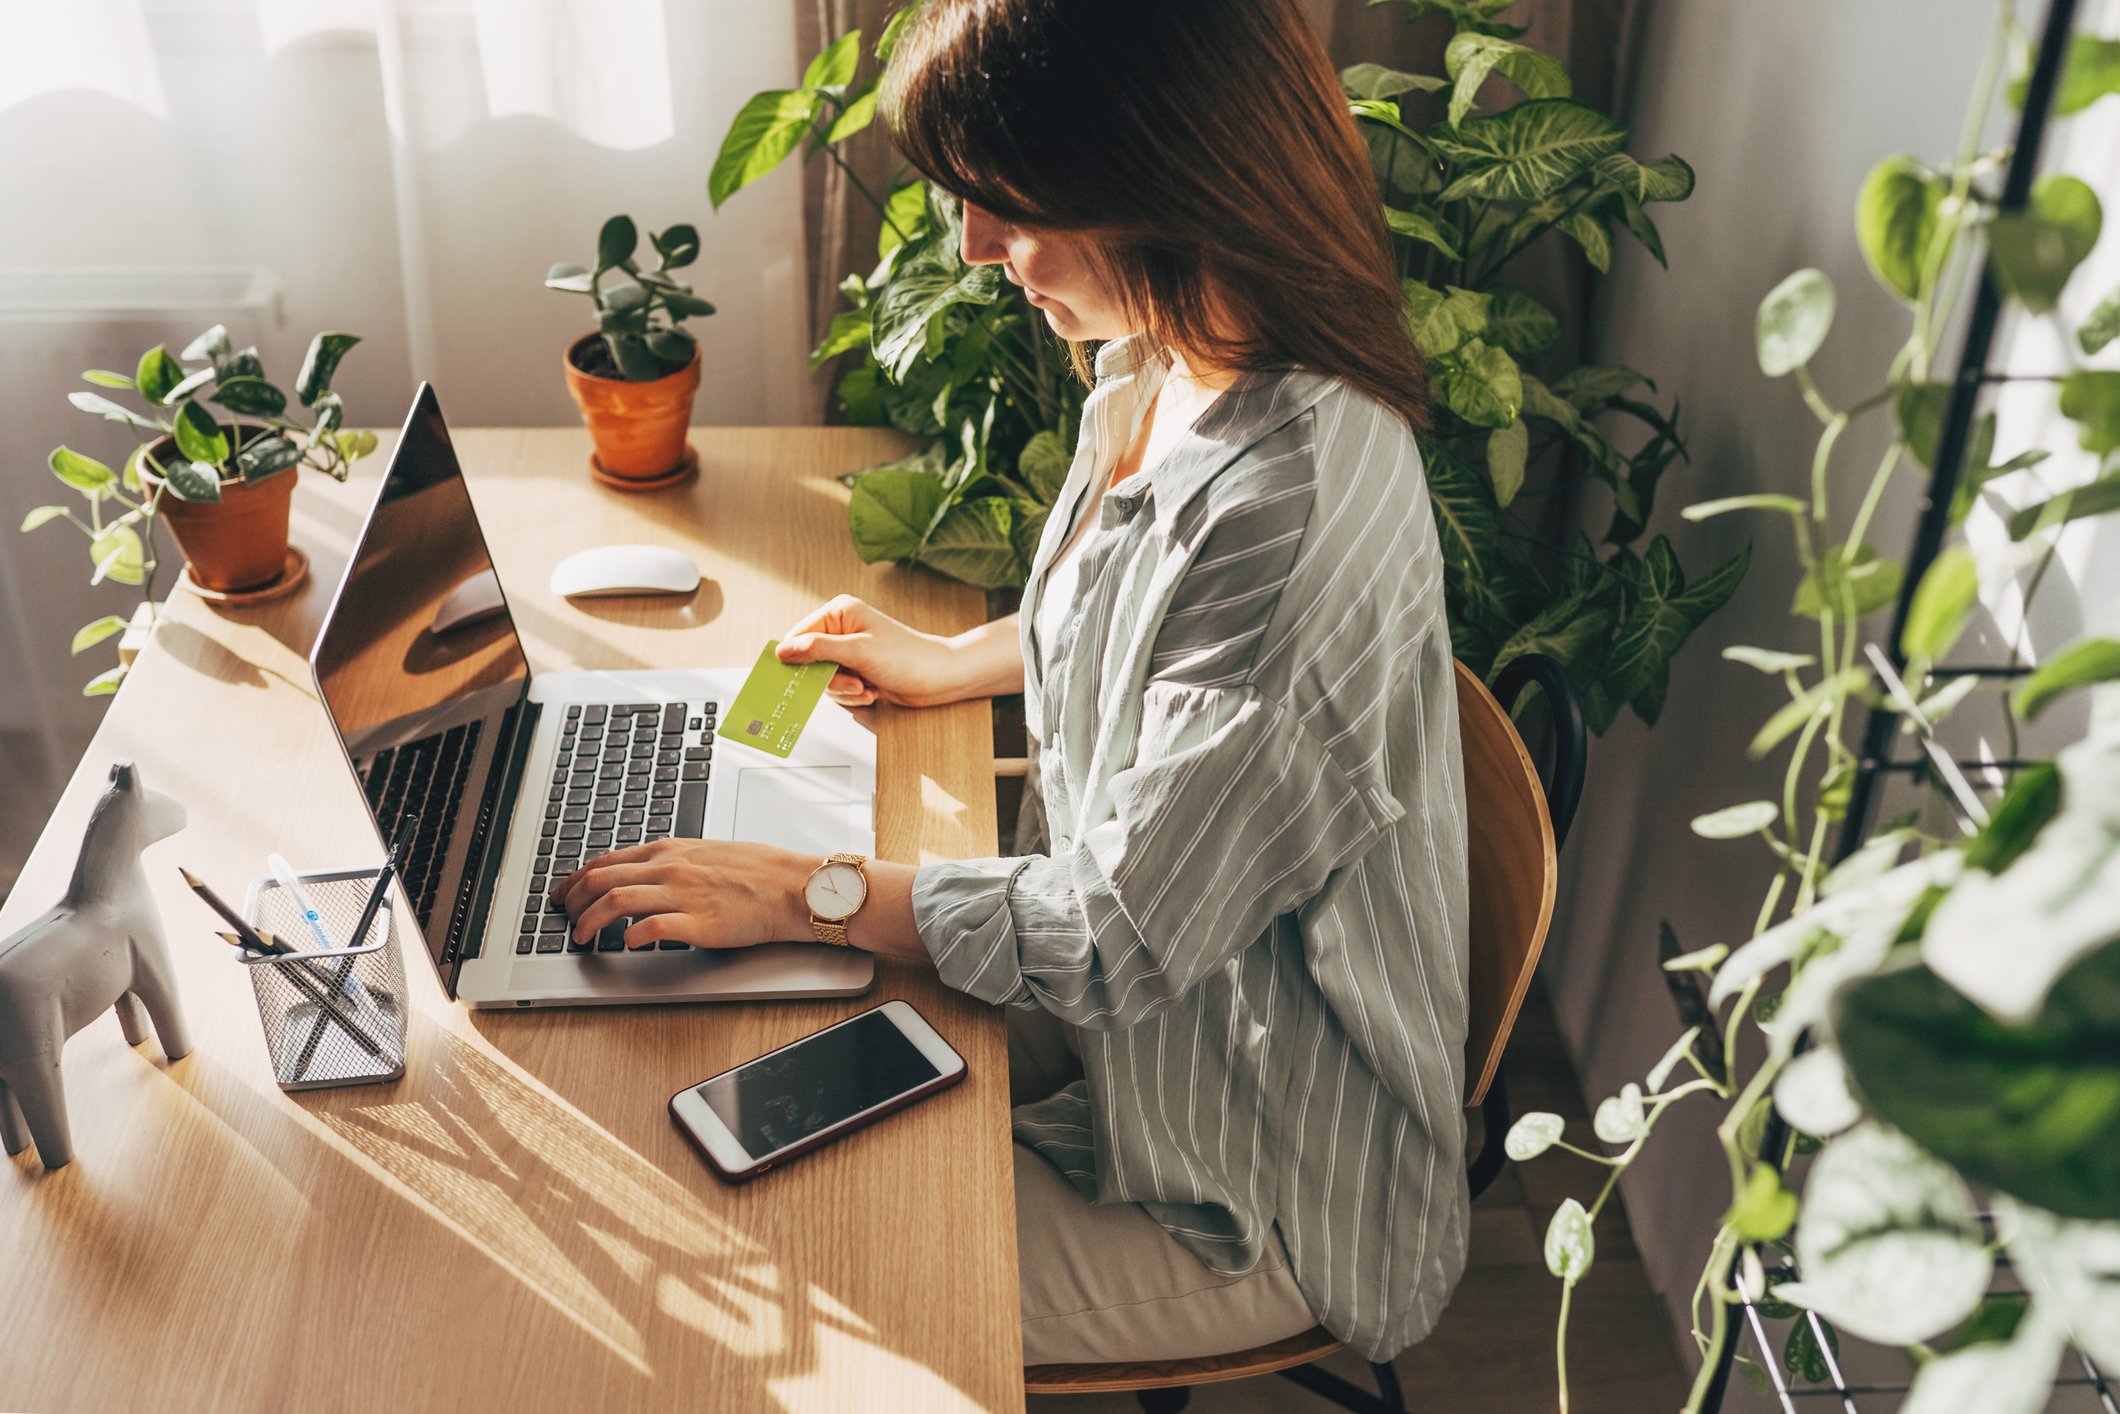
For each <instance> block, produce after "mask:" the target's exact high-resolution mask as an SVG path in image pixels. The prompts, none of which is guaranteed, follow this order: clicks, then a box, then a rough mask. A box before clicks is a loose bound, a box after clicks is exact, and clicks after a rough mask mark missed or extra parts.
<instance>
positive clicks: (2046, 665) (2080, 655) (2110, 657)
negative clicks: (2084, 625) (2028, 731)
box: [2010, 638, 2120, 721]
mask: <svg viewBox="0 0 2120 1414" xmlns="http://www.w3.org/2000/svg"><path fill="white" fill-rule="evenodd" d="M2116 680H2120V639H2112V638H2085V639H2080V640H2078V641H2077V642H2075V643H2071V644H2069V645H2068V646H2067V647H2066V648H2063V649H2062V650H2061V651H2060V652H2058V653H2056V654H2054V656H2052V657H2051V658H2048V659H2047V660H2046V661H2045V662H2043V663H2041V664H2040V665H2039V666H2038V667H2037V668H2035V669H2033V671H2032V675H2031V676H2030V677H2028V678H2026V679H2025V680H2024V681H2023V682H2022V683H2020V684H2019V685H2018V687H2017V691H2016V692H2015V693H2014V694H2013V695H2012V696H2011V698H2010V705H2011V706H2012V707H2014V708H2015V709H2016V711H2017V715H2018V716H2020V717H2023V718H2024V719H2025V720H2027V721H2029V720H2031V719H2032V718H2034V717H2036V716H2038V715H2039V714H2040V713H2041V712H2044V711H2045V710H2046V707H2047V704H2048V703H2050V702H2052V701H2053V700H2054V699H2055V698H2056V697H2059V696H2060V695H2061V694H2062V693H2064V692H2067V691H2069V690H2070V689H2071V688H2077V687H2083V686H2085V685H2087V684H2090V683H2094V682H2113V681H2116Z"/></svg>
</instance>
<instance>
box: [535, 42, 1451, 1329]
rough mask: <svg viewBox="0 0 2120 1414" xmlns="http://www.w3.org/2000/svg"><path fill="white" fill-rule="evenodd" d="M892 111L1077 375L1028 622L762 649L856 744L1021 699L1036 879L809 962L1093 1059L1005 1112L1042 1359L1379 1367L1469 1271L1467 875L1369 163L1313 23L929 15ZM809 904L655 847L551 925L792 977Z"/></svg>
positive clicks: (613, 870)
mask: <svg viewBox="0 0 2120 1414" xmlns="http://www.w3.org/2000/svg"><path fill="white" fill-rule="evenodd" d="M882 111H883V112H884V114H885V117H886V121H887V122H888V123H889V124H890V126H891V129H892V132H893V135H894V137H895V138H896V139H897V141H898V143H899V145H900V146H901V147H902V148H903V149H904V151H905V152H906V153H907V154H908V156H909V157H910V158H911V159H912V161H913V162H914V163H915V164H916V165H917V166H919V167H920V168H921V169H922V170H923V171H924V172H925V173H926V174H927V175H928V176H929V177H930V178H931V179H932V180H933V181H935V182H936V183H937V184H939V185H941V186H943V187H944V188H946V189H948V190H949V191H951V192H953V193H955V194H956V195H958V196H959V197H960V198H961V199H962V201H963V210H964V229H963V236H962V241H963V253H964V257H965V259H967V260H969V261H973V262H978V263H986V264H999V265H1000V266H1001V267H1002V271H1003V273H1004V275H1006V277H1007V278H1008V279H1009V280H1011V281H1013V282H1014V283H1016V284H1018V285H1021V286H1023V287H1024V289H1025V296H1026V298H1027V299H1028V300H1029V301H1030V302H1031V303H1032V304H1033V305H1035V306H1036V307H1037V308H1038V309H1040V310H1041V311H1043V312H1044V315H1045V317H1046V320H1047V322H1048V323H1049V324H1050V326H1051V328H1052V329H1053V331H1054V332H1055V333H1057V334H1058V335H1059V336H1060V337H1061V338H1063V339H1065V340H1068V341H1069V344H1070V350H1071V352H1072V353H1073V355H1074V356H1075V359H1076V366H1077V368H1078V370H1080V369H1083V367H1084V365H1085V363H1086V362H1087V347H1088V346H1091V345H1096V346H1098V347H1097V350H1096V353H1095V388H1094V391H1093V392H1092V394H1091V395H1090V397H1089V399H1088V403H1087V405H1086V407H1085V409H1084V412H1083V420H1082V429H1081V438H1080V449H1079V451H1078V452H1077V454H1076V457H1075V461H1074V464H1073V467H1072V469H1071V471H1070V473H1069V476H1068V479H1067V482H1066V484H1065V486H1064V487H1063V488H1062V490H1061V492H1060V495H1059V498H1058V502H1057V504H1056V505H1055V507H1054V508H1053V512H1052V515H1051V517H1050V519H1049V520H1048V521H1047V524H1046V528H1045V532H1044V537H1043V540H1042V541H1041V543H1040V545H1039V549H1038V554H1037V559H1036V563H1035V566H1034V567H1033V569H1032V572H1031V576H1030V581H1029V584H1028V586H1027V587H1026V589H1025V593H1024V599H1023V611H1022V614H1021V616H1020V621H1019V619H1018V618H1014V617H1012V618H1009V619H1005V620H1002V621H1000V622H998V623H992V624H988V625H985V626H984V627H982V628H978V629H974V630H973V631H971V632H969V633H966V634H962V635H959V636H958V637H956V638H951V639H943V638H938V637H934V636H931V635H928V634H925V633H921V632H918V631H916V630H915V629H913V628H910V627H908V626H906V625H904V624H901V623H898V622H896V621H894V620H892V619H890V618H888V617H886V616H885V615H883V614H881V613H879V612H877V611H876V610H875V609H872V608H870V607H868V606H867V605H865V604H863V603H861V602H859V601H858V600H853V599H844V598H842V599H838V600H834V601H833V602H832V603H830V604H827V605H825V606H824V607H823V608H822V609H820V610H818V611H816V612H815V613H814V614H812V615H811V616H809V618H807V619H805V620H804V621H803V622H802V623H800V624H798V625H796V627H795V628H794V630H793V631H792V632H791V633H790V634H789V635H788V637H787V639H786V640H785V641H784V643H783V645H782V649H781V654H782V657H783V658H785V659H786V660H788V661H790V662H809V661H818V660H829V661H831V662H834V663H837V664H838V665H839V672H838V673H837V675H836V676H835V677H834V678H833V679H832V688H831V691H832V694H833V696H834V697H835V698H836V699H837V700H838V701H840V702H842V703H844V704H846V705H849V706H858V705H864V704H868V703H873V702H878V701H882V702H888V703H895V704H900V705H903V706H909V707H919V706H925V705H928V704H931V703H941V702H952V701H957V700H960V699H963V698H968V697H984V696H992V695H996V694H1003V693H1014V692H1019V691H1020V692H1022V693H1024V694H1025V702H1026V709H1027V716H1028V719H1029V725H1030V735H1031V738H1032V741H1033V745H1034V750H1035V752H1036V754H1037V758H1038V765H1039V772H1038V775H1037V777H1036V778H1035V787H1034V790H1033V792H1032V795H1033V800H1032V809H1031V810H1030V811H1029V812H1028V813H1029V815H1030V817H1031V820H1032V823H1033V825H1034V826H1035V827H1037V828H1034V829H1033V830H1032V831H1031V832H1030V833H1031V838H1030V839H1027V840H1019V842H1018V844H1019V848H1022V849H1024V851H1025V852H1024V853H1022V854H1019V855H1017V856H1015V857H1012V858H1005V859H984V860H969V861H965V862H961V863H946V864H930V865H924V866H921V867H919V868H917V869H916V868H915V867H913V866H911V865H904V864H892V863H885V862H882V861H868V862H866V863H865V864H864V865H863V866H862V868H863V872H864V874H865V877H866V887H865V890H864V889H863V888H862V887H861V886H859V885H856V886H853V887H852V888H851V893H853V894H857V895H861V894H865V897H866V902H865V903H864V904H863V905H862V906H861V907H860V908H859V910H858V911H856V912H855V913H854V914H853V915H852V916H851V917H845V918H842V919H839V920H838V921H837V922H836V923H835V922H833V921H831V920H829V919H826V920H823V922H824V931H823V933H822V935H824V936H831V933H830V931H829V930H830V929H831V928H834V927H838V928H843V930H844V931H843V933H842V934H840V936H843V937H844V939H845V940H846V941H847V942H848V943H849V944H850V945H852V946H856V947H862V948H868V949H870V950H872V951H874V952H877V953H880V954H884V955H887V956H892V957H899V958H908V959H914V960H919V961H923V962H931V963H932V964H933V966H934V967H935V968H936V970H937V972H938V973H939V974H940V976H941V977H942V979H943V980H944V981H945V982H947V983H948V984H949V985H951V986H953V987H956V988H958V989H959V990H962V991H965V992H968V993H970V994H971V995H973V996H977V997H982V998H985V999H986V1000H988V1001H992V1002H997V1003H1001V1002H1006V1003H1010V1004H1012V1005H1014V1006H1017V1007H1021V1008H1026V1009H1030V1010H1031V1011H1033V1012H1037V1013H1042V1014H1044V1015H1045V1016H1046V1017H1047V1018H1048V1019H1051V1018H1057V1019H1058V1020H1059V1021H1061V1022H1066V1023H1070V1024H1071V1025H1072V1027H1073V1028H1075V1029H1074V1031H1073V1033H1072V1034H1073V1035H1074V1036H1075V1037H1077V1038H1079V1039H1078V1041H1077V1043H1076V1045H1077V1048H1078V1049H1079V1065H1077V1063H1076V1061H1075V1057H1074V1055H1073V1054H1070V1052H1069V1049H1068V1048H1066V1047H1062V1046H1059V1045H1054V1044H1050V1042H1049V1041H1048V1044H1046V1046H1045V1051H1046V1053H1047V1059H1048V1060H1049V1061H1050V1060H1053V1059H1056V1058H1057V1059H1058V1060H1059V1061H1061V1062H1064V1063H1065V1064H1066V1065H1067V1066H1068V1067H1069V1068H1070V1069H1071V1070H1073V1071H1074V1072H1075V1073H1074V1074H1072V1075H1065V1074H1063V1075H1059V1076H1054V1077H1052V1079H1051V1081H1050V1082H1049V1083H1048V1084H1047V1086H1046V1087H1044V1088H1046V1089H1053V1088H1054V1086H1056V1085H1057V1086H1058V1088H1057V1090H1056V1092H1055V1093H1052V1094H1049V1095H1046V1096H1045V1097H1044V1098H1041V1099H1038V1100H1037V1101H1036V1102H1034V1103H1028V1104H1022V1105H1020V1106H1019V1108H1018V1109H1017V1110H1016V1113H1015V1132H1016V1136H1017V1140H1018V1143H1017V1146H1016V1150H1015V1153H1016V1167H1017V1205H1016V1206H1017V1215H1018V1227H1019V1242H1020V1244H1021V1255H1022V1271H1023V1333H1024V1357H1025V1359H1026V1360H1027V1361H1028V1362H1030V1363H1033V1364H1041V1363H1049V1362H1066V1361H1089V1360H1148V1359H1158V1358H1176V1357H1184V1356H1197V1355H1206V1354H1214V1353H1221V1352H1224V1351H1229V1350H1235V1349H1242V1348H1247V1347H1250V1346H1254V1345H1259V1344H1264V1343H1266V1342H1269V1341H1273V1340H1277V1339H1280V1338H1283V1337H1285V1336H1289V1335H1293V1334H1296V1333H1297V1332H1299V1331H1302V1330H1305V1329H1308V1328H1309V1327H1310V1326H1311V1325H1312V1324H1314V1323H1322V1324H1323V1325H1324V1326H1325V1327H1326V1328H1327V1329H1328V1330H1330V1331H1332V1332H1333V1333H1334V1334H1335V1335H1337V1336H1340V1337H1341V1338H1343V1339H1345V1340H1347V1341H1348V1342H1350V1343H1351V1344H1352V1345H1354V1346H1355V1347H1356V1348H1358V1349H1359V1350H1361V1351H1362V1352H1363V1353H1364V1354H1366V1355H1368V1356H1370V1357H1371V1358H1374V1359H1379V1360H1382V1359H1389V1358H1390V1357H1391V1356H1392V1355H1393V1354H1395V1353H1396V1352H1397V1351H1399V1350H1400V1349H1402V1348H1403V1347H1405V1346H1406V1345H1408V1344H1409V1343H1411V1342H1413V1341H1415V1340H1418V1339H1420V1338H1421V1337H1422V1336H1423V1335H1425V1334H1426V1333H1427V1332H1428V1330H1429V1328H1430V1327H1431V1326H1432V1325H1433V1324H1434V1322H1435V1319H1436V1316H1437V1314H1438V1312H1439V1311H1440V1309H1441V1307H1442V1305H1443V1303H1444V1301H1445V1300H1446V1299H1447V1297H1448V1295H1449V1293H1450V1290H1451V1288H1452V1286H1453V1285H1454V1284H1455V1282H1456V1280H1457V1277H1458V1274H1459V1271H1460V1269H1461V1268H1462V1266H1463V1262H1464V1251H1465V1227H1466V1189H1465V1176H1464V1167H1463V1162H1462V1159H1463V1138H1464V1135H1463V1122H1462V1112H1461V1109H1460V1102H1459V1101H1460V1095H1461V1091H1462V1077H1461V1068H1462V1061H1463V1047H1464V1030H1465V987H1466V957H1465V944H1464V939H1465V881H1464V873H1465V839H1464V824H1463V810H1464V807H1463V789H1462V783H1461V771H1462V764H1461V760H1460V757H1459V752H1458V740H1457V730H1456V707H1455V703H1456V699H1455V695H1454V690H1453V684H1452V679H1451V660H1450V647H1449V642H1448V639H1447V636H1446V633H1445V628H1444V621H1443V611H1442V592H1443V591H1442V561H1441V558H1440V555H1439V553H1438V550H1437V544H1436V536H1435V531H1434V527H1433V525H1432V524H1431V522H1430V513H1429V506H1428V500H1427V495H1426V491H1425V487H1424V483H1423V480H1422V473H1421V464H1420V458H1419V454H1418V453H1417V451H1416V450H1415V444H1414V439H1413V429H1414V427H1415V426H1417V425H1418V424H1419V422H1420V419H1421V405H1422V389H1423V377H1422V369H1421V366H1420V363H1419V359H1418V356H1417V354H1416V353H1415V351H1414V349H1413V348H1412V346H1411V344H1410V342H1409V340H1408V338H1407V336H1406V334H1405V332H1404V330H1403V327H1402V326H1401V324H1400V322H1399V312H1398V310H1399V291H1398V286H1397V281H1396V278H1395V272H1394V270H1393V267H1392V261H1391V257H1390V253H1389V246H1388V238H1387V236H1386V234H1385V231H1384V228H1383V225H1382V223H1381V220H1380V216H1379V213H1378V209H1377V201H1376V191H1375V188H1374V185H1373V181H1372V178H1371V176H1370V171H1369V166H1368V161H1367V158H1366V154H1365V153H1364V150H1363V146H1362V142H1361V139H1360V137H1359V136H1358V134H1357V133H1356V131H1355V129H1354V126H1353V124H1352V121H1351V120H1350V119H1349V117H1348V115H1347V111H1346V105H1345V102H1344V100H1343V99H1342V97H1341V95H1340V92H1339V89H1338V85H1337V82H1336V80H1335V78H1334V75H1333V73H1332V71H1331V69H1330V67H1329V66H1328V64H1327V62H1326V59H1325V56H1324V54H1323V53H1322V52H1321V51H1320V49H1319V47H1318V44H1317V42H1316V40H1315V38H1314V37H1313V36H1312V34H1311V33H1310V31H1309V29H1308V28H1307V26H1306V24H1305V22H1304V20H1303V18H1302V16H1301V15H1300V13H1299V11H1298V10H1297V8H1296V5H1295V3H1294V0H1150V3H1144V2H1143V0H929V3H928V4H927V5H926V7H925V9H924V10H922V11H921V12H920V13H919V15H918V16H917V17H916V18H915V19H914V20H913V21H912V22H911V24H910V25H909V26H908V27H907V29H906V31H905V33H904V34H903V36H902V38H901V39H900V41H899V45H898V48H897V50H896V52H895V54H894V55H893V57H892V60H891V62H890V65H889V67H888V70H887V73H886V75H885V80H884V85H883V104H882ZM1041 835H1042V838H1040V837H1039V836H1041ZM819 868H820V863H819V861H817V860H816V859H814V858H809V857H806V856H797V855H794V854H792V853H789V852H787V851H783V850H779V849H773V848H768V847H765V846H758V845H747V844H731V843H717V842H711V841H666V842H662V843H660V844H652V845H645V846H641V847H637V848H635V849H630V850H622V851H619V852H618V853H616V854H612V855H608V856H605V857H604V858H603V859H601V860H598V861H595V862H592V863H591V864H589V865H588V866H586V867H585V868H584V869H583V870H582V871H581V872H580V873H578V874H576V875H575V876H573V877H572V878H570V879H568V880H567V881H565V882H564V883H562V884H561V885H560V886H559V892H560V895H561V897H562V898H563V899H564V901H565V904H566V906H567V908H568V910H569V911H570V913H572V914H573V915H574V916H575V919H576V922H575V928H576V932H577V934H578V935H582V936H586V935H587V934H589V933H592V932H594V931H595V930H596V929H598V928H600V927H602V926H603V925H604V924H606V923H608V922H610V921H612V920H613V919H616V918H622V917H627V916H633V917H637V918H639V919H640V921H639V922H638V923H636V924H634V925H633V927H632V929H631V931H630V932H629V933H628V935H627V938H628V941H629V943H633V944H635V945H649V944H652V943H653V942H654V941H656V940H658V939H661V938H681V939H684V940H686V941H689V942H692V943H696V944H701V945H705V946H712V947H734V946H744V945H747V944H751V943H756V942H761V941H764V940H766V939H770V938H789V937H807V936H810V935H811V932H812V928H813V926H814V925H815V922H816V921H817V920H819V919H820V915H818V914H814V913H813V912H812V911H811V908H810V907H809V905H808V904H807V903H806V902H805V898H804V887H805V884H806V882H807V881H808V880H809V878H810V877H811V875H812V874H813V872H816V871H818V870H819ZM1050 1029H1052V1030H1057V1028H1050ZM1035 1039H1036V1038H1035V1037H1029V1040H1030V1041H1035ZM1036 1049H1037V1047H1036V1045H1035V1044H1026V1045H1024V1046H1020V1047H1019V1046H1015V1045H1014V1044H1013V1043H1012V1051H1017V1052H1022V1053H1031V1052H1035V1051H1036ZM1016 1059H1017V1060H1019V1061H1020V1060H1022V1059H1023V1056H1022V1055H1018V1056H1017V1057H1016ZM1012 1069H1018V1070H1020V1069H1021V1066H1020V1065H1018V1066H1012Z"/></svg>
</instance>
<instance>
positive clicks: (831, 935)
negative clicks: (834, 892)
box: [810, 851, 869, 948]
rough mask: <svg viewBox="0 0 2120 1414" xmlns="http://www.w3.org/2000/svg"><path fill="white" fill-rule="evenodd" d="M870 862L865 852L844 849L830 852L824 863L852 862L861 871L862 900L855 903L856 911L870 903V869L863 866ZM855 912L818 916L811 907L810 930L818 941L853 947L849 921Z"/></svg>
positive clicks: (837, 946) (840, 946) (821, 865)
mask: <svg viewBox="0 0 2120 1414" xmlns="http://www.w3.org/2000/svg"><path fill="white" fill-rule="evenodd" d="M868 862H869V859H868V856H867V855H865V854H848V853H846V852H844V851H840V852H838V853H835V854H830V855H827V856H826V857H825V861H824V864H851V865H853V866H854V868H855V869H856V870H858V871H860V873H861V902H860V903H858V904H855V905H854V913H859V912H861V910H862V909H863V908H865V907H866V906H867V905H868V901H869V891H868V884H869V875H868V871H867V870H866V869H863V868H862V866H863V865H864V864H867V863H868ZM824 864H820V865H818V866H817V868H818V869H822V868H824ZM814 875H815V871H814V870H813V871H812V876H813V877H814ZM854 913H849V914H848V915H847V916H846V917H845V918H839V919H831V918H819V917H818V916H817V910H815V909H811V910H810V931H811V932H813V933H815V934H816V935H817V941H818V942H820V943H829V944H831V945H832V946H833V947H835V948H847V947H852V946H853V944H852V943H850V942H848V941H847V923H848V922H849V921H850V920H851V919H852V918H853V917H854Z"/></svg>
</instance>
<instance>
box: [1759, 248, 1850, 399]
mask: <svg viewBox="0 0 2120 1414" xmlns="http://www.w3.org/2000/svg"><path fill="white" fill-rule="evenodd" d="M1832 327H1833V282H1832V281H1831V280H1829V279H1827V278H1826V275H1825V272H1824V271H1822V270H1799V271H1797V272H1796V273H1795V274H1793V275H1791V276H1789V277H1788V278H1787V279H1786V280H1783V281H1782V282H1781V283H1780V284H1778V285H1776V286H1775V287H1774V288H1773V289H1772V290H1769V291H1768V292H1767V297H1766V298H1765V299H1763V300H1761V301H1760V302H1759V318H1758V329H1757V335H1756V337H1757V342H1758V345H1759V368H1760V371H1761V372H1762V373H1764V374H1766V375H1767V376H1768V377H1769V378H1779V377H1781V376H1782V375H1783V374H1786V373H1792V372H1794V371H1795V370H1797V369H1799V368H1801V367H1803V366H1804V365H1805V364H1807V363H1809V362H1810V361H1811V356H1812V355H1813V354H1815V353H1817V352H1818V346H1819V345H1820V344H1823V343H1824V342H1825V341H1826V331H1827V330H1829V329H1831V328H1832Z"/></svg>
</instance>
